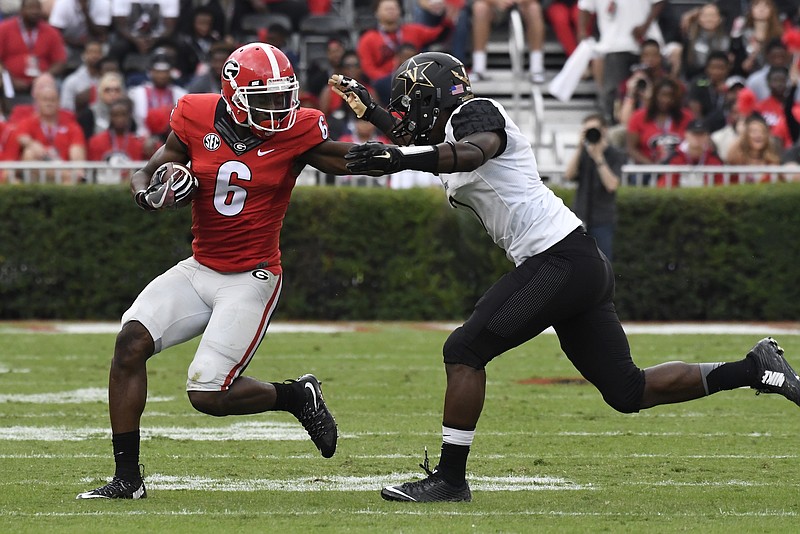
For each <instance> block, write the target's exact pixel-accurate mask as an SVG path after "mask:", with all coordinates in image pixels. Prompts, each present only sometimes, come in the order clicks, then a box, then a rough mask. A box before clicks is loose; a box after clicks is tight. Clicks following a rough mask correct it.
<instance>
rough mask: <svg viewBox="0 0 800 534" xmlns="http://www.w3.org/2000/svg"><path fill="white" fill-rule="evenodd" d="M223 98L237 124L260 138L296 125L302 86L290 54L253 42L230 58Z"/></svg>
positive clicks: (224, 78) (226, 69)
mask: <svg viewBox="0 0 800 534" xmlns="http://www.w3.org/2000/svg"><path fill="white" fill-rule="evenodd" d="M221 78H222V98H224V99H225V103H226V104H227V106H228V113H230V115H231V117H232V118H233V120H234V121H235V122H236V124H239V125H241V126H247V127H249V128H250V131H251V132H253V134H255V135H257V136H258V137H270V136H271V135H273V134H274V133H275V132H282V131H285V130H288V129H289V128H291V127H292V126H294V123H295V120H296V119H297V108H299V107H300V98H299V93H300V84H299V83H298V81H297V77H296V76H295V74H294V68H293V67H292V64H291V62H290V61H289V59H288V58H287V57H286V55H285V54H284V53H283V52H281V51H280V50H279V49H277V48H275V47H274V46H272V45H269V44H266V43H250V44H246V45H244V46H242V47H239V48H238V49H237V50H236V51H234V52H233V53H232V54H231V55H230V56H228V59H227V61H225V65H223V67H222V74H221Z"/></svg>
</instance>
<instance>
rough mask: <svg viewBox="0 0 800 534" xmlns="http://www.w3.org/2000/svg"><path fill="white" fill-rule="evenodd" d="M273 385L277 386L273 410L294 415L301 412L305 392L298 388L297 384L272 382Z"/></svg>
mask: <svg viewBox="0 0 800 534" xmlns="http://www.w3.org/2000/svg"><path fill="white" fill-rule="evenodd" d="M271 384H272V385H273V386H275V405H274V406H273V407H272V409H273V410H276V411H283V412H291V413H293V414H296V413H297V412H299V410H300V406H302V404H303V390H302V389H300V388H298V387H297V383H296V382H291V383H289V384H284V383H280V382H271Z"/></svg>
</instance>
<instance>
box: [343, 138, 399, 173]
mask: <svg viewBox="0 0 800 534" xmlns="http://www.w3.org/2000/svg"><path fill="white" fill-rule="evenodd" d="M401 157H402V153H401V152H400V149H398V148H397V147H396V146H390V145H384V144H383V143H378V142H375V141H371V142H368V143H364V144H363V145H356V146H353V147H350V150H349V151H348V152H347V154H345V156H344V159H346V160H347V161H348V163H347V168H348V169H349V170H350V171H351V172H353V173H359V174H365V173H370V172H371V173H373V174H375V175H376V176H378V175H379V174H376V173H380V174H391V173H393V172H397V171H398V170H400V158H401Z"/></svg>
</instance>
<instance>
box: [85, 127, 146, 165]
mask: <svg viewBox="0 0 800 534" xmlns="http://www.w3.org/2000/svg"><path fill="white" fill-rule="evenodd" d="M118 155H124V156H126V157H127V159H129V160H131V161H142V160H145V159H147V158H145V157H144V139H143V138H141V137H139V136H138V135H136V134H135V133H133V132H128V133H126V134H125V135H122V136H120V135H117V134H115V133H114V132H112V131H111V130H106V131H105V132H100V133H97V134H94V135H93V136H92V137H90V138H89V148H88V150H87V157H88V158H89V161H109V160H111V159H112V158H113V157H114V156H118Z"/></svg>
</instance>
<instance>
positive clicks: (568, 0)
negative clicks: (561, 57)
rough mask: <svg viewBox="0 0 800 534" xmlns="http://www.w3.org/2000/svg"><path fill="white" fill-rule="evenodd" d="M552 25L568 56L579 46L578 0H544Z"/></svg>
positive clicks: (545, 10) (546, 13) (545, 9)
mask: <svg viewBox="0 0 800 534" xmlns="http://www.w3.org/2000/svg"><path fill="white" fill-rule="evenodd" d="M542 5H543V7H544V12H545V15H547V19H548V20H549V21H550V27H551V28H552V29H553V33H555V34H556V39H558V42H559V43H561V47H562V48H563V49H564V52H566V54H567V56H570V55H572V53H573V52H574V51H575V49H576V48H577V47H578V32H577V27H578V0H544V1H543V4H542Z"/></svg>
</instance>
